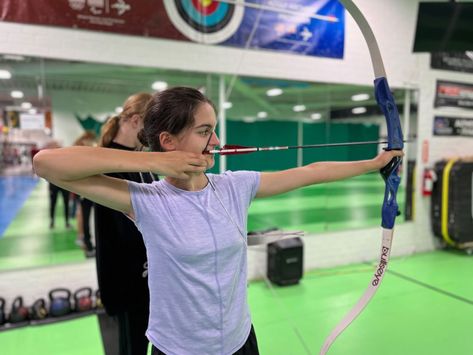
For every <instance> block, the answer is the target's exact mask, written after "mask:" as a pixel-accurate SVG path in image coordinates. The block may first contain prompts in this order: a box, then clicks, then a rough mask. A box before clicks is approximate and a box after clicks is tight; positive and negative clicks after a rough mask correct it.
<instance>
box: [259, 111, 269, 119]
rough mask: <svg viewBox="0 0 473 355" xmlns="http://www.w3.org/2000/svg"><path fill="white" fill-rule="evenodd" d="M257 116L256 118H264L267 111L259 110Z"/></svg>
mask: <svg viewBox="0 0 473 355" xmlns="http://www.w3.org/2000/svg"><path fill="white" fill-rule="evenodd" d="M257 116H258V118H266V117H268V113H267V112H265V111H260V112H258V114H257Z"/></svg>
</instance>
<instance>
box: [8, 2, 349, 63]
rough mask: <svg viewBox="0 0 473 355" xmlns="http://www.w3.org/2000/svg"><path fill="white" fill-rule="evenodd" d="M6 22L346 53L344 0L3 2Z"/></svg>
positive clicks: (316, 52) (321, 54) (308, 52)
mask: <svg viewBox="0 0 473 355" xmlns="http://www.w3.org/2000/svg"><path fill="white" fill-rule="evenodd" d="M0 6H1V9H2V11H0V21H5V22H18V23H25V24H34V25H45V26H60V27H67V28H73V29H78V30H79V29H80V30H92V31H101V32H111V33H120V34H127V35H136V36H143V37H155V38H163V39H171V40H177V41H191V42H196V43H203V44H210V45H219V46H232V47H237V48H245V49H255V50H271V51H277V52H285V53H294V54H302V55H310V56H318V57H328V58H343V51H344V41H345V18H344V13H345V12H344V8H343V6H342V5H341V4H340V2H339V1H338V0H291V1H288V0H133V1H132V0H55V1H50V0H21V1H17V0H0Z"/></svg>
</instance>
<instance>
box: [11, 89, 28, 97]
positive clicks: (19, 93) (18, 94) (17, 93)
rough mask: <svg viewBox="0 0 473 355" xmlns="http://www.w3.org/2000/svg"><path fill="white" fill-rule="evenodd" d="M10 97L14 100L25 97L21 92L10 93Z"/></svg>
mask: <svg viewBox="0 0 473 355" xmlns="http://www.w3.org/2000/svg"><path fill="white" fill-rule="evenodd" d="M10 95H11V97H13V98H14V99H21V98H23V96H25V95H24V94H23V92H22V91H18V90H14V91H12V92H11V93H10Z"/></svg>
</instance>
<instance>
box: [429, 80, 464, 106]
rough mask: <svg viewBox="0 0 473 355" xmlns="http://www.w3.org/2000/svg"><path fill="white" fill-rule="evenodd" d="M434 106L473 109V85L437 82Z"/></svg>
mask: <svg viewBox="0 0 473 355" xmlns="http://www.w3.org/2000/svg"><path fill="white" fill-rule="evenodd" d="M434 106H435V107H440V106H451V107H463V108H473V84H468V83H455V82H451V81H440V80H439V81H437V88H436V93H435V102H434Z"/></svg>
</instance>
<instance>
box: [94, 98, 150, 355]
mask: <svg viewBox="0 0 473 355" xmlns="http://www.w3.org/2000/svg"><path fill="white" fill-rule="evenodd" d="M150 99H151V95H150V94H147V93H138V94H135V95H132V96H130V97H129V98H128V99H127V100H126V101H125V103H124V105H123V111H122V113H121V114H120V115H118V116H115V117H111V118H109V119H108V120H107V122H106V123H105V124H104V126H103V127H102V134H101V137H100V143H99V144H100V145H101V146H103V147H107V148H115V149H122V150H136V149H140V148H141V144H140V143H139V140H138V138H137V134H138V132H139V131H140V129H141V128H142V127H143V115H144V110H145V107H146V104H147V102H148V101H149V100H150ZM108 175H109V176H113V177H116V178H119V179H126V180H131V181H137V182H146V183H151V182H153V180H154V179H155V177H154V176H153V175H151V174H147V173H133V172H129V173H115V174H108ZM95 239H96V241H95V243H96V261H97V276H98V283H99V289H100V294H101V299H102V303H103V305H104V307H105V310H106V314H105V315H101V316H99V322H100V328H101V333H102V338H103V341H104V348H105V352H106V354H107V355H112V354H113V355H115V354H119V355H146V354H147V348H148V339H147V338H146V336H145V332H146V329H147V326H148V316H149V290H148V279H147V264H146V249H145V246H144V242H143V238H142V236H141V234H140V232H139V231H138V229H137V228H136V227H135V224H134V223H133V222H132V221H131V220H129V219H128V218H127V217H126V216H125V215H124V214H122V213H120V212H117V211H115V210H112V209H109V208H106V207H103V206H101V205H97V204H96V205H95ZM117 340H118V341H117Z"/></svg>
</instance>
